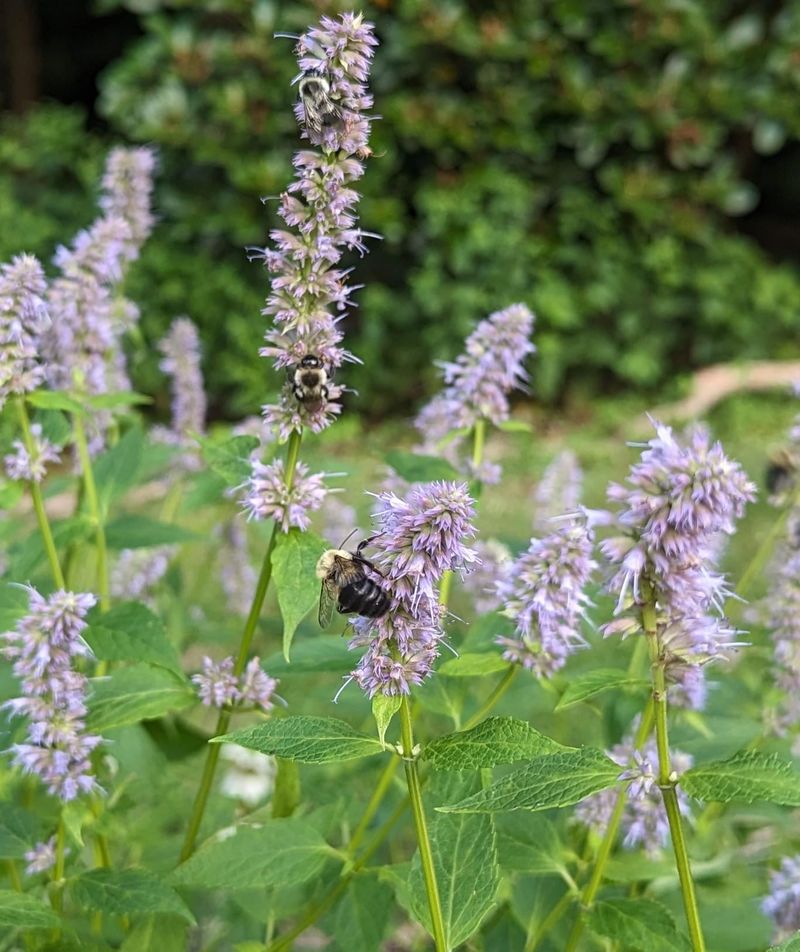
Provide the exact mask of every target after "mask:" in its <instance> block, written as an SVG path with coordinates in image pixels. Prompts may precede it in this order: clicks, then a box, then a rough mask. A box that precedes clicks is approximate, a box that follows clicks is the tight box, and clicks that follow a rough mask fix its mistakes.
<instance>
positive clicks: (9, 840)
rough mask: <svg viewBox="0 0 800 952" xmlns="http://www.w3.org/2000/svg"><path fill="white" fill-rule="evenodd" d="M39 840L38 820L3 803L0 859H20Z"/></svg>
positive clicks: (0, 818)
mask: <svg viewBox="0 0 800 952" xmlns="http://www.w3.org/2000/svg"><path fill="white" fill-rule="evenodd" d="M39 839H41V835H40V823H39V820H38V818H37V817H35V816H34V815H33V814H32V813H29V812H28V811H27V810H21V809H20V808H19V807H16V806H14V805H13V804H11V803H4V804H3V807H2V809H1V810H0V859H22V858H23V856H24V855H25V853H26V852H27V851H28V850H29V849H30V848H31V847H32V846H33V844H34V843H35V842H36V841H37V840H39Z"/></svg>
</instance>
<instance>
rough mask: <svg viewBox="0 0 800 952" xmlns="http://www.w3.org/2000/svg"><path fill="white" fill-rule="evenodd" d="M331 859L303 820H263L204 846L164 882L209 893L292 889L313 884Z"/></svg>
mask: <svg viewBox="0 0 800 952" xmlns="http://www.w3.org/2000/svg"><path fill="white" fill-rule="evenodd" d="M336 855H337V854H336V852H335V851H334V850H333V849H331V847H330V846H328V844H327V843H326V842H325V840H324V839H323V838H322V836H321V835H320V834H319V833H318V832H317V831H316V830H315V829H314V828H313V826H311V825H310V824H309V822H308V819H307V818H303V819H295V818H290V819H285V820H268V821H267V822H266V823H264V825H263V826H261V827H254V826H245V827H239V829H238V830H237V831H236V833H235V834H234V835H233V836H229V837H227V838H226V839H224V840H217V841H215V842H212V843H206V844H204V845H203V846H201V847H200V849H199V850H198V851H197V852H196V853H195V854H194V856H191V857H190V858H189V859H188V860H186V862H185V863H182V864H181V865H180V866H179V867H178V868H177V869H176V870H175V871H174V872H173V873H172V874H171V875H170V877H169V881H170V882H171V883H172V884H173V885H176V886H205V887H207V888H209V889H252V888H253V887H256V886H291V885H294V884H296V883H304V882H307V881H308V880H309V879H314V878H315V877H316V876H318V875H319V873H320V871H321V870H322V867H323V866H324V865H325V863H326V861H327V860H328V859H329V858H330V857H331V856H336Z"/></svg>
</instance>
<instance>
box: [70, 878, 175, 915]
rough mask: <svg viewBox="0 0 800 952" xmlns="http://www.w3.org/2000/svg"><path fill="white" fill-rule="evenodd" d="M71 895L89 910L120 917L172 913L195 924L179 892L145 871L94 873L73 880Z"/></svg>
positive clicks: (71, 882)
mask: <svg viewBox="0 0 800 952" xmlns="http://www.w3.org/2000/svg"><path fill="white" fill-rule="evenodd" d="M69 891H70V894H71V895H72V898H73V900H74V901H75V902H76V903H77V904H78V905H79V906H82V907H84V908H85V909H97V910H99V911H100V912H106V913H112V914H113V915H117V916H136V915H150V914H155V913H172V914H173V915H176V916H180V917H181V918H182V919H186V920H187V921H188V922H194V916H193V915H192V913H191V911H190V909H189V908H188V906H187V905H186V904H185V903H184V901H183V900H182V899H181V897H180V896H179V895H178V894H177V893H176V892H175V890H174V889H173V888H172V887H171V886H168V885H167V884H166V883H165V882H162V880H160V879H159V878H158V876H156V875H155V874H154V873H151V872H149V871H148V870H145V869H93V870H90V871H89V872H88V873H83V874H82V875H80V876H78V877H77V878H75V879H72V880H70V881H69Z"/></svg>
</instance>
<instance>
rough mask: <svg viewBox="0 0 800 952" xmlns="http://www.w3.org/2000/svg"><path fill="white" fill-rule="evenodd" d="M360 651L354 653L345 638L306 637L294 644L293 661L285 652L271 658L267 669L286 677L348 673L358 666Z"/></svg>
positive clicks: (277, 653)
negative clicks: (284, 654) (286, 656)
mask: <svg viewBox="0 0 800 952" xmlns="http://www.w3.org/2000/svg"><path fill="white" fill-rule="evenodd" d="M358 659H359V654H358V652H355V651H351V650H350V649H349V648H348V647H347V642H346V641H343V640H342V639H341V638H319V637H316V638H306V639H303V640H302V641H298V642H297V643H296V644H294V645H292V660H291V661H287V660H286V658H284V656H283V652H282V651H278V652H276V653H275V654H274V655H270V656H269V658H267V660H266V661H265V662H264V668H265V669H266V670H267V671H269V673H270V674H274V675H275V676H280V677H282V678H283V677H286V676H288V675H292V674H318V673H320V672H323V671H324V672H325V673H326V674H332V675H336V674H346V673H348V672H350V671H352V670H353V668H354V667H355V666H356V664H357V663H358Z"/></svg>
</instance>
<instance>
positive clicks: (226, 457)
mask: <svg viewBox="0 0 800 952" xmlns="http://www.w3.org/2000/svg"><path fill="white" fill-rule="evenodd" d="M258 446H259V439H258V437H257V436H234V437H231V439H229V440H225V441H224V442H223V443H215V442H214V441H213V440H211V439H207V438H203V439H201V440H200V450H201V452H202V454H203V459H204V460H205V461H206V462H207V463H208V465H209V468H210V469H212V470H213V471H214V472H215V473H216V474H217V475H218V476H221V477H222V478H223V479H224V480H225V482H226V483H227V485H228V486H241V485H242V483H244V482H246V481H247V479H248V477H249V476H250V471H251V469H252V466H251V464H250V455H251V454H252V452H253V451H254V450H257V449H258Z"/></svg>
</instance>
